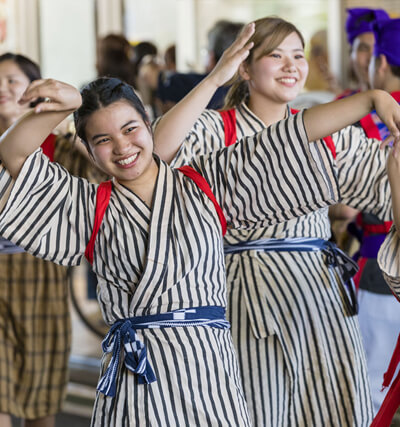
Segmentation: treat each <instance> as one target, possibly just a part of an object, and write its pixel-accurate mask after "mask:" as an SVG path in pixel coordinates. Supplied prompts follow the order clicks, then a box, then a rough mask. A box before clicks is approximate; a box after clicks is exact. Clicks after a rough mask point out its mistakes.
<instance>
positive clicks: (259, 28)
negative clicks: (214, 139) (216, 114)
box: [223, 16, 305, 110]
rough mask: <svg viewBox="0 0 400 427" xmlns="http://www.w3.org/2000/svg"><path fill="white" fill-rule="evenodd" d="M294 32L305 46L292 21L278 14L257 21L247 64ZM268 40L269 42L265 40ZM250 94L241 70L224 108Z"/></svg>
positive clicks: (239, 101) (235, 104) (227, 108)
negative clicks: (261, 48) (257, 52)
mask: <svg viewBox="0 0 400 427" xmlns="http://www.w3.org/2000/svg"><path fill="white" fill-rule="evenodd" d="M292 33H296V34H297V35H298V36H299V37H300V40H301V43H302V45H303V47H304V44H305V43H304V38H303V36H302V34H301V33H300V31H299V30H298V29H297V28H296V27H295V26H294V25H293V24H291V23H290V22H287V21H285V20H284V19H282V18H278V17H277V16H267V17H266V18H261V19H258V20H257V21H255V31H254V34H253V35H252V36H251V38H250V40H249V42H253V43H254V46H253V48H252V49H251V51H250V54H249V56H248V57H247V58H246V60H245V61H244V62H245V63H247V64H251V62H252V61H253V59H254V60H255V61H258V60H259V59H260V58H262V57H263V56H265V55H268V54H270V53H271V52H272V51H273V50H274V49H276V48H277V47H278V46H279V45H280V44H281V43H282V42H283V40H285V38H286V37H287V36H288V35H289V34H292ZM266 40H267V43H265V41H266ZM260 46H264V49H263V50H262V51H261V52H260V53H259V54H258V56H257V57H254V51H255V50H256V49H257V48H259V47H260ZM248 96H249V88H248V83H247V81H246V80H244V79H243V78H242V77H241V76H240V74H239V72H237V73H236V76H235V77H234V80H233V83H232V86H231V88H230V89H229V91H228V93H227V95H226V97H225V104H224V107H223V109H224V110H229V109H230V108H234V107H236V106H238V105H239V104H241V103H242V102H243V101H244V100H245V99H246V98H248Z"/></svg>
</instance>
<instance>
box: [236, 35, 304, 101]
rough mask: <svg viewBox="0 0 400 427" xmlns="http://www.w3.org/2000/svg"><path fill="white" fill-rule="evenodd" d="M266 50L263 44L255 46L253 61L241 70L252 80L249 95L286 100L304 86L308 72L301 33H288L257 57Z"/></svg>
mask: <svg viewBox="0 0 400 427" xmlns="http://www.w3.org/2000/svg"><path fill="white" fill-rule="evenodd" d="M267 42H268V40H267ZM263 50H264V46H260V47H258V48H257V49H256V50H255V52H254V53H253V59H252V62H251V64H250V65H248V66H246V65H244V66H243V70H244V72H242V73H241V75H242V77H243V78H244V79H245V80H248V82H249V90H250V97H263V98H266V99H268V100H272V101H274V102H276V103H279V104H281V103H282V104H283V103H284V104H286V103H288V102H289V101H292V100H293V99H294V98H296V96H297V95H298V94H299V92H300V91H301V90H302V89H303V86H304V83H305V81H306V78H307V74H308V63H307V60H306V59H305V57H304V49H303V45H302V43H301V40H300V37H299V36H298V35H297V33H291V34H289V35H288V36H287V37H286V38H285V39H284V40H283V42H282V43H281V44H280V45H279V46H278V47H277V48H276V49H275V50H273V51H272V52H271V53H269V54H268V55H265V56H263V57H261V58H259V59H257V58H258V57H259V55H260V53H261V52H262V51H263Z"/></svg>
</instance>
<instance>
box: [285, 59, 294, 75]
mask: <svg viewBox="0 0 400 427" xmlns="http://www.w3.org/2000/svg"><path fill="white" fill-rule="evenodd" d="M284 69H285V71H289V72H294V71H296V66H295V64H294V61H293V59H292V58H290V57H286V58H285V63H284Z"/></svg>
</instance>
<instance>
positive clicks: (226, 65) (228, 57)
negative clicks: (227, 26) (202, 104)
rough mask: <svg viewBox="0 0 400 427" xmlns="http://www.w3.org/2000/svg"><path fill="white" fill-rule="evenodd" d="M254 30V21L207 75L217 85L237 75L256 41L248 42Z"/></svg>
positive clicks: (221, 84) (245, 28)
mask: <svg viewBox="0 0 400 427" xmlns="http://www.w3.org/2000/svg"><path fill="white" fill-rule="evenodd" d="M254 31H255V24H254V22H251V23H250V24H247V25H246V26H245V27H244V29H243V31H241V32H240V34H239V35H238V36H237V38H236V40H235V41H234V42H233V43H232V44H231V45H230V46H229V47H228V49H226V50H225V51H224V53H223V55H222V56H221V58H220V60H219V61H218V62H217V64H216V65H215V67H214V68H213V69H212V71H211V72H210V74H209V75H208V76H207V78H208V79H210V80H212V81H213V82H214V83H215V85H216V86H217V87H220V86H223V85H224V84H225V83H227V82H228V81H229V80H230V79H231V78H232V77H233V76H234V75H235V73H236V71H237V70H238V68H239V66H240V64H241V63H242V62H243V61H244V60H245V59H246V58H247V57H248V56H249V53H250V49H251V48H252V47H253V45H254V43H253V42H250V43H248V41H249V39H250V37H251V36H252V35H253V34H254Z"/></svg>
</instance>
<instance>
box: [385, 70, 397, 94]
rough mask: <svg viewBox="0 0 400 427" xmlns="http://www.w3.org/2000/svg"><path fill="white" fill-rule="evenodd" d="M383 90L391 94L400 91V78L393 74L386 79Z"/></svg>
mask: <svg viewBox="0 0 400 427" xmlns="http://www.w3.org/2000/svg"><path fill="white" fill-rule="evenodd" d="M382 89H383V90H385V91H386V92H389V93H391V92H398V91H400V78H399V77H396V76H394V75H393V74H391V75H390V76H388V77H387V78H386V79H385V84H384V86H383V88H382Z"/></svg>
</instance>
